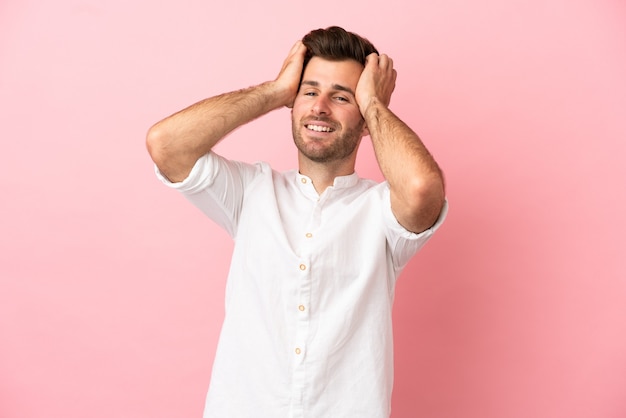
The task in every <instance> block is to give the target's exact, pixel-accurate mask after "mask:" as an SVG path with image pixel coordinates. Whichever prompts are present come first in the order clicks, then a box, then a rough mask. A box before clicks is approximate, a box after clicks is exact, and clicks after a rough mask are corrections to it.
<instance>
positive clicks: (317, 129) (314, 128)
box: [307, 125, 333, 132]
mask: <svg viewBox="0 0 626 418" xmlns="http://www.w3.org/2000/svg"><path fill="white" fill-rule="evenodd" d="M307 128H308V129H310V130H312V131H315V132H332V131H333V129H332V128H329V127H327V126H318V125H307Z"/></svg>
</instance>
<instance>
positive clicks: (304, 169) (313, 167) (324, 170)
mask: <svg viewBox="0 0 626 418" xmlns="http://www.w3.org/2000/svg"><path fill="white" fill-rule="evenodd" d="M354 163H355V162H354V160H353V159H350V160H341V161H333V162H325V163H318V162H315V161H311V160H309V159H308V158H306V157H305V156H303V155H302V154H300V153H298V165H299V171H300V174H302V175H305V176H307V177H309V178H310V179H311V181H313V186H314V187H315V190H316V191H317V193H318V194H322V193H324V190H326V188H328V187H330V186H332V185H333V184H334V182H335V177H340V176H348V175H350V174H352V173H354Z"/></svg>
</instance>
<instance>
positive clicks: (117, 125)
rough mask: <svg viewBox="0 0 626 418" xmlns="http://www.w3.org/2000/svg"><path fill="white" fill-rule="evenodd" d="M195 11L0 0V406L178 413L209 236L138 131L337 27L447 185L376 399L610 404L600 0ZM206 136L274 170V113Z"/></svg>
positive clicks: (612, 126) (619, 192)
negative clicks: (440, 221) (371, 56)
mask: <svg viewBox="0 0 626 418" xmlns="http://www.w3.org/2000/svg"><path fill="white" fill-rule="evenodd" d="M216 3H218V2H209V1H193V0H186V1H180V0H177V1H161V2H159V1H157V2H155V1H148V0H139V1H127V0H106V1H105V0H89V1H87V0H85V1H81V0H57V1H34V0H3V1H2V3H0V127H1V130H0V135H1V139H0V140H1V145H2V148H1V152H0V168H1V170H2V181H1V182H0V188H1V189H0V190H1V199H2V205H1V209H0V210H1V216H0V416H2V417H3V418H18V417H19V418H31V417H63V418H79V417H80V418H84V417H90V418H100V417H102V418H104V417H107V418H109V417H151V418H159V417H163V418H165V417H199V416H200V414H201V411H202V407H203V402H204V394H205V391H206V386H207V384H208V380H209V372H210V367H211V361H212V359H213V354H214V349H215V344H216V339H217V335H218V332H219V328H220V324H221V318H222V312H223V302H222V297H223V290H224V278H225V275H226V271H227V268H228V263H229V258H230V251H231V248H232V244H231V242H230V240H229V239H228V237H227V235H226V234H225V233H224V232H223V231H221V230H220V229H218V228H217V227H216V226H214V225H213V224H211V223H210V222H208V221H207V220H206V218H204V217H203V216H202V215H201V214H200V212H199V211H197V210H196V209H195V208H193V207H192V206H191V205H189V204H188V203H187V202H186V201H185V200H184V199H183V198H182V197H180V196H178V195H177V194H176V193H175V192H172V191H170V190H168V189H166V188H165V187H164V186H162V185H160V184H159V183H158V182H157V180H156V178H155V177H154V174H153V172H152V164H151V161H150V159H149V157H148V154H147V153H146V151H145V146H144V138H145V133H146V130H147V129H148V127H149V126H150V125H151V124H152V123H154V122H156V121H157V120H158V119H160V118H162V117H164V116H166V115H168V114H170V113H172V112H174V111H176V110H178V109H180V108H182V107H183V106H186V105H188V104H190V103H192V102H194V101H197V100H199V99H202V98H204V97H207V96H210V95H213V94H217V93H220V92H223V91H226V90H233V89H237V88H241V87H246V86H248V85H252V84H256V83H259V82H262V81H265V80H268V79H270V78H273V77H274V76H275V75H276V74H277V72H278V70H279V68H280V65H281V63H282V60H283V58H284V57H285V55H286V53H287V52H288V50H289V48H290V47H291V45H292V44H293V42H294V41H295V40H296V39H298V38H300V37H301V36H302V35H303V34H304V33H306V32H308V31H309V30H310V29H314V28H318V27H326V26H329V25H331V24H339V25H342V26H344V27H346V28H347V29H350V30H353V31H356V32H358V33H361V34H363V35H364V36H366V37H368V38H370V39H371V40H372V41H373V42H374V43H375V44H376V45H377V46H378V48H379V49H380V50H381V51H384V52H386V53H388V54H389V55H390V56H392V58H394V61H395V64H396V67H397V69H398V72H399V79H398V85H397V89H396V93H395V95H394V98H393V100H392V108H393V109H394V110H395V111H396V113H397V114H398V115H400V116H401V117H402V118H403V119H404V120H405V121H407V122H408V123H409V124H410V125H411V126H413V127H414V128H415V130H416V131H417V132H418V133H419V134H420V135H421V136H422V138H423V139H424V141H425V142H426V143H427V145H428V146H429V148H430V149H431V151H432V152H433V154H434V155H435V156H436V158H437V160H438V161H439V162H440V164H441V165H442V167H443V168H444V170H445V172H446V176H447V182H448V197H449V201H450V208H451V210H450V215H449V218H448V220H447V222H446V224H445V225H444V227H443V228H442V229H441V230H440V233H439V234H438V235H437V236H436V237H435V238H434V239H433V240H432V241H431V242H430V243H429V245H428V246H427V247H426V248H425V249H424V250H423V252H422V253H420V254H419V255H418V256H417V257H416V258H415V259H414V260H413V261H412V262H411V264H410V265H409V268H408V269H407V270H406V272H405V274H404V275H403V277H401V279H400V282H399V285H398V291H397V298H396V305H395V333H396V365H397V367H396V370H397V371H396V386H395V391H394V403H393V417H394V418H414V417H428V418H457V417H458V418H503V417H504V418H528V417H533V418H588V417H594V418H595V417H600V418H623V417H625V416H626V263H625V261H624V260H625V259H626V254H625V251H624V249H625V245H624V235H625V232H626V228H625V226H626V221H625V220H624V217H625V214H626V197H625V191H624V189H625V187H624V186H625V183H626V181H625V180H626V169H625V167H626V164H624V156H625V155H626V145H625V143H626V122H625V120H626V76H625V74H626V4H625V3H624V2H623V1H621V0H569V1H563V0H520V1H500V0H479V1H472V2H469V1H462V0H442V1H437V2H435V1H426V0H417V1H416V0H406V1H400V0H386V1H383V2H367V1H357V0H345V1H336V0H321V1H318V2H313V3H302V2H294V1H287V0H270V1H266V2H262V1H248V2H242V1H241V0H233V1H228V2H219V4H216ZM219 151H220V152H221V153H223V154H225V155H227V156H229V157H236V158H239V159H242V160H246V161H254V160H257V159H263V160H267V161H270V162H271V163H273V164H274V165H275V166H276V167H277V168H279V169H286V168H291V167H293V165H294V164H295V152H294V148H293V146H292V145H291V137H290V127H289V113H288V111H287V110H285V109H283V110H280V111H277V112H274V113H272V114H271V115H268V116H266V117H265V118H263V119H260V120H258V121H256V122H255V123H253V124H252V125H248V126H246V127H244V128H242V129H240V130H238V131H236V132H235V133H234V134H233V135H232V137H231V138H229V139H228V140H226V141H225V142H223V143H222V144H220V146H219ZM358 171H359V172H360V174H362V175H364V176H368V177H374V178H377V179H380V174H379V172H378V169H377V166H376V163H375V160H374V157H373V154H372V151H371V146H370V143H369V141H365V142H364V144H363V146H362V150H361V155H360V160H359V165H358Z"/></svg>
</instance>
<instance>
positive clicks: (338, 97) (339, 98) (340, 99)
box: [335, 96, 350, 103]
mask: <svg viewBox="0 0 626 418" xmlns="http://www.w3.org/2000/svg"><path fill="white" fill-rule="evenodd" d="M335 100H337V101H339V102H346V103H347V102H349V101H350V100H348V98H347V97H343V96H335Z"/></svg>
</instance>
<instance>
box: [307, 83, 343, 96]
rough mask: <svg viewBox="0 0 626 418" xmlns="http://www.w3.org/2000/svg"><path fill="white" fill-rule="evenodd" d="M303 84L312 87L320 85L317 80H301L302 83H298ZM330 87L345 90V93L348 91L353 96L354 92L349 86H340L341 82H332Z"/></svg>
mask: <svg viewBox="0 0 626 418" xmlns="http://www.w3.org/2000/svg"><path fill="white" fill-rule="evenodd" d="M304 84H306V85H307V86H312V87H319V86H320V83H319V82H317V81H308V80H303V81H302V83H300V85H301V86H302V85H304ZM331 87H332V88H333V90H338V91H345V92H346V93H350V94H351V95H353V96H354V92H353V91H352V89H351V88H349V87H345V86H342V85H341V84H332V85H331Z"/></svg>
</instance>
